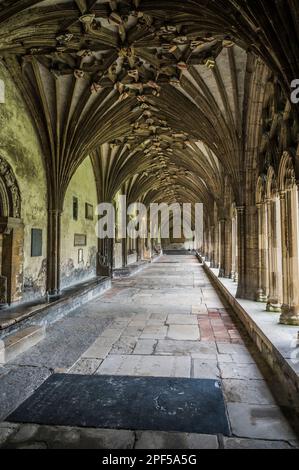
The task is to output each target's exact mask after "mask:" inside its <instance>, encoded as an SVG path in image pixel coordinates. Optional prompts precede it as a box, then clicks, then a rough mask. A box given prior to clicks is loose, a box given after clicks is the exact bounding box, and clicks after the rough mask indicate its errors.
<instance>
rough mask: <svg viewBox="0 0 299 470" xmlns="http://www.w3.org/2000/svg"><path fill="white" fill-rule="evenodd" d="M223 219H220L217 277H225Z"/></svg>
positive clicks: (224, 231) (224, 232)
mask: <svg viewBox="0 0 299 470" xmlns="http://www.w3.org/2000/svg"><path fill="white" fill-rule="evenodd" d="M225 235H226V230H225V219H220V245H219V246H220V268H219V277H225V254H226V250H225Z"/></svg>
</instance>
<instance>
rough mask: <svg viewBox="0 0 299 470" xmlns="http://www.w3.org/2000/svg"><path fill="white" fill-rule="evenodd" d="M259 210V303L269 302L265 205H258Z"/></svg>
mask: <svg viewBox="0 0 299 470" xmlns="http://www.w3.org/2000/svg"><path fill="white" fill-rule="evenodd" d="M257 210H258V253H259V255H258V256H259V259H258V286H259V287H258V291H257V301H258V302H267V298H268V297H267V294H268V273H267V265H268V259H267V224H266V213H265V204H262V203H260V204H257Z"/></svg>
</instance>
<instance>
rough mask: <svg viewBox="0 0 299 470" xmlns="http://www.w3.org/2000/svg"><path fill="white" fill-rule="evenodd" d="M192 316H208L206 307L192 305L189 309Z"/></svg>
mask: <svg viewBox="0 0 299 470" xmlns="http://www.w3.org/2000/svg"><path fill="white" fill-rule="evenodd" d="M191 313H192V315H208V313H209V312H208V309H207V307H206V305H204V304H202V305H192V308H191Z"/></svg>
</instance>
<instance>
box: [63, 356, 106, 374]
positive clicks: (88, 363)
mask: <svg viewBox="0 0 299 470" xmlns="http://www.w3.org/2000/svg"><path fill="white" fill-rule="evenodd" d="M101 363H102V359H85V358H83V359H79V360H78V361H77V362H76V363H75V364H74V365H73V366H72V367H71V368H70V370H69V371H68V372H69V373H70V374H84V375H89V374H94V373H95V371H96V370H97V369H98V368H99V367H100V365H101Z"/></svg>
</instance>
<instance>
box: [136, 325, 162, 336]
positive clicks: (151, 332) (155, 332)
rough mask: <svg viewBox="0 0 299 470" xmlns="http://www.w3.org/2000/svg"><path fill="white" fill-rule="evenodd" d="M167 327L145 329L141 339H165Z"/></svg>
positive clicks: (152, 326)
mask: <svg viewBox="0 0 299 470" xmlns="http://www.w3.org/2000/svg"><path fill="white" fill-rule="evenodd" d="M167 330H168V327H167V326H156V325H150V326H147V327H146V328H144V330H143V333H142V335H140V339H164V338H165V337H166V335H167Z"/></svg>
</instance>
